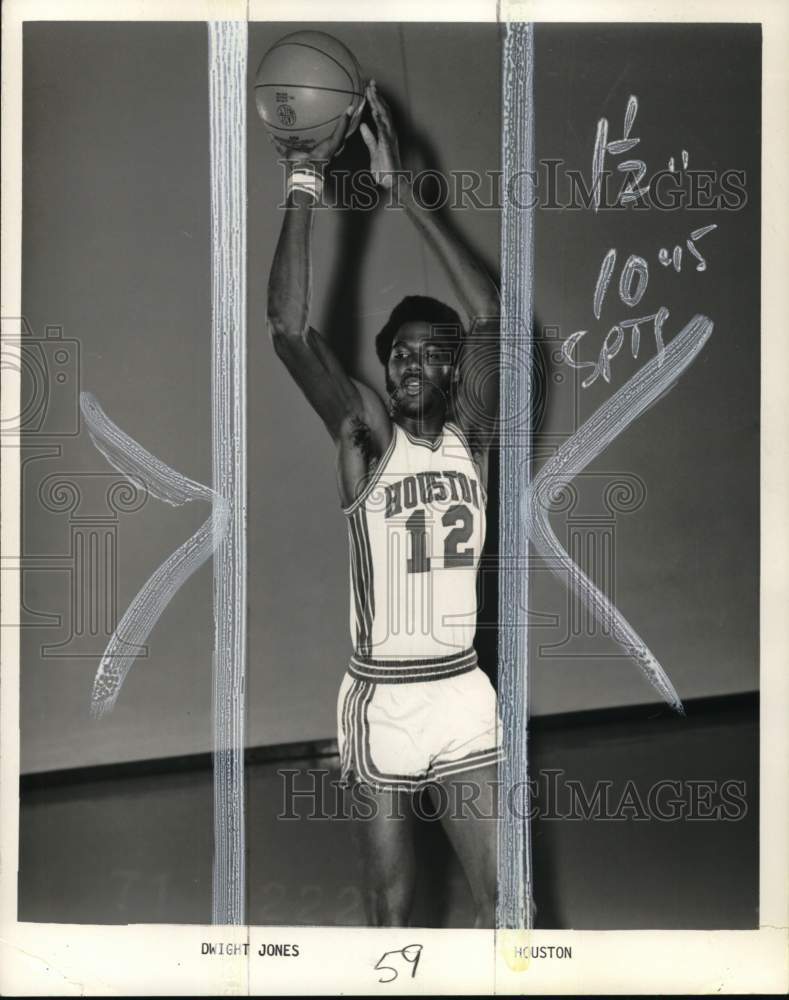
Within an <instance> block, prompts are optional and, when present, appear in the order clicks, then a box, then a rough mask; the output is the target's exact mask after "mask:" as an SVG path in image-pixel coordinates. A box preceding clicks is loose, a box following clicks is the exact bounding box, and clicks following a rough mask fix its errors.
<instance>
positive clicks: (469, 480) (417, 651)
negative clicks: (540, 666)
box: [345, 423, 485, 681]
mask: <svg viewBox="0 0 789 1000" xmlns="http://www.w3.org/2000/svg"><path fill="white" fill-rule="evenodd" d="M345 513H346V515H347V516H348V533H349V542H350V555H351V559H350V562H351V574H350V577H351V587H350V598H351V636H352V638H353V641H354V644H355V653H354V656H353V658H352V660H351V667H350V669H351V671H352V672H353V673H354V674H355V676H357V677H362V678H364V679H367V680H381V681H383V680H392V681H397V680H401V681H404V680H412V679H413V680H418V679H428V678H429V677H432V676H451V675H452V674H455V673H460V672H463V671H465V670H468V669H473V666H474V665H475V664H476V654H475V653H474V648H473V640H474V633H475V631H476V618H477V588H476V580H477V569H478V566H479V560H480V555H481V552H482V546H483V544H484V541H485V492H484V488H483V486H482V484H481V481H480V474H479V469H478V466H477V465H476V463H475V461H474V459H473V457H472V455H471V452H470V450H469V447H468V444H467V442H466V439H465V437H464V435H463V432H462V431H461V430H460V428H458V427H457V426H456V425H455V424H451V423H448V424H445V425H444V429H443V432H442V435H441V437H440V438H439V439H438V441H436V442H435V443H434V444H432V445H431V444H429V443H428V442H426V441H422V440H419V439H417V438H415V437H413V436H412V435H411V434H409V433H408V432H407V431H405V430H404V429H403V428H402V427H400V426H398V425H397V424H394V433H393V435H392V440H391V443H390V445H389V447H388V448H387V450H386V452H385V454H384V455H383V456H382V457H381V460H380V462H379V464H378V467H377V468H376V470H375V472H374V474H373V477H372V479H371V481H370V482H369V483H368V484H367V486H366V488H365V489H364V490H363V492H362V493H361V494H360V496H359V497H358V498H357V499H356V501H355V502H354V503H353V504H351V506H350V507H347V508H346V509H345Z"/></svg>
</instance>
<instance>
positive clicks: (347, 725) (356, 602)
mask: <svg viewBox="0 0 789 1000" xmlns="http://www.w3.org/2000/svg"><path fill="white" fill-rule="evenodd" d="M366 100H367V102H368V104H369V106H370V109H371V111H372V117H373V120H374V123H375V126H376V132H373V130H371V129H370V128H368V126H367V125H365V124H362V125H361V129H360V131H361V134H362V138H363V139H364V142H365V143H366V145H367V147H368V149H369V152H370V161H371V171H372V173H373V175H374V177H375V179H376V182H377V183H378V184H380V185H382V186H384V187H390V186H391V185H392V183H394V178H395V177H396V172H397V171H398V170H400V157H399V151H398V142H397V136H396V134H395V130H394V128H393V125H392V120H391V116H390V113H389V110H388V108H387V106H386V104H385V103H384V101H383V100H382V99H381V97H380V95H379V94H378V92H377V89H376V85H375V82H374V81H371V82H370V84H369V85H368V87H367V90H366ZM357 113H358V112H357ZM351 114H352V109H351V108H349V109H348V111H347V113H346V115H344V116H343V118H342V120H341V121H340V122H339V124H338V126H337V129H336V131H335V133H334V135H333V136H331V137H330V138H329V139H327V140H325V141H324V142H322V143H320V144H319V145H318V146H316V148H315V149H314V150H312V152H311V153H310V154H305V153H294V152H293V151H291V152H289V153H288V152H287V151H286V150H285V149H284V148H283V147H278V148H279V149H280V152H281V153H282V154H283V156H286V157H287V158H288V169H289V194H288V200H287V208H286V210H285V218H284V221H283V225H282V232H281V235H280V238H279V243H278V245H277V249H276V254H275V257H274V262H273V265H272V269H271V276H270V281H269V289H268V319H269V329H270V332H271V337H272V340H273V344H274V348H275V350H276V353H277V355H278V356H279V358H281V360H282V361H283V362H284V364H285V366H286V367H287V369H288V371H289V372H290V374H291V375H292V376H293V378H294V379H295V381H296V382H297V383H298V385H299V386H300V388H301V389H302V391H303V392H304V394H305V396H306V397H307V399H308V400H309V402H310V403H311V405H312V406H313V407H314V409H315V410H316V411H317V413H318V415H319V416H320V417H321V419H322V420H323V422H324V424H325V425H326V428H327V430H328V432H329V434H330V436H331V438H332V441H333V442H334V447H335V449H336V455H337V478H338V485H339V493H340V500H341V503H342V507H343V509H344V511H345V514H346V516H347V519H348V527H349V540H350V559H351V595H350V596H351V630H352V637H353V640H354V643H355V651H354V654H353V656H352V658H351V662H350V665H349V668H348V671H347V673H346V675H345V678H344V680H343V682H342V685H341V688H340V693H339V700H338V742H339V747H340V754H341V763H342V772H343V776H344V777H345V778H346V779H347V780H348V781H358V782H363V783H365V784H367V785H368V786H369V787H368V789H367V790H366V791H368V792H370V793H371V794H372V795H374V796H375V801H376V805H377V812H376V815H375V816H374V817H373V819H371V820H368V821H359V822H358V823H356V824H355V826H356V827H357V828H358V832H359V836H360V837H361V848H362V849H361V855H362V859H363V864H364V867H365V878H366V888H367V897H366V907H367V914H368V920H369V921H370V923H372V924H374V925H379V926H380V925H388V926H405V925H406V924H407V922H408V917H409V911H410V908H411V903H412V898H413V894H414V888H415V875H416V868H415V851H414V824H415V823H416V822H418V820H417V819H416V817H415V816H414V812H413V809H412V808H410V806H411V805H412V798H413V796H414V795H415V794H418V793H420V792H421V791H422V790H423V789H425V788H431V789H432V790H433V794H434V795H435V796H436V797H437V799H438V800H440V802H441V807H442V808H441V812H442V823H443V825H444V827H445V829H446V832H447V834H448V837H449V840H450V842H451V843H452V845H453V847H454V848H455V850H456V851H457V853H458V855H459V857H460V860H461V863H462V865H463V868H464V870H465V872H466V874H467V876H468V879H469V883H470V885H471V889H472V892H473V895H474V901H475V905H476V912H477V916H476V926H479V927H491V926H493V921H494V906H495V891H496V822H495V821H494V819H493V818H492V817H494V816H495V815H496V801H495V793H496V787H495V781H496V776H497V767H496V764H497V761H498V760H499V759H500V749H499V743H498V738H497V728H498V727H497V716H496V698H495V693H494V691H493V688H492V686H491V684H490V682H489V680H488V679H487V677H486V675H485V674H484V673H483V672H482V671H481V670H480V669H479V667H478V666H477V657H476V653H475V651H474V646H473V639H474V633H475V628H476V610H477V602H476V576H477V567H478V563H479V558H480V553H481V551H482V546H483V542H484V538H485V487H486V481H487V474H488V453H489V448H490V445H491V441H492V438H493V434H494V428H495V419H496V408H497V403H498V377H497V367H498V345H497V342H496V339H495V337H491V333H490V330H491V321H494V323H493V325H495V320H496V318H497V317H498V314H499V297H498V292H497V289H496V287H495V285H494V284H493V283H492V281H491V279H490V278H489V277H488V275H487V274H486V273H485V271H484V269H483V268H482V267H481V266H480V264H479V263H478V262H477V261H476V260H475V258H474V257H473V256H472V255H471V254H470V253H469V252H468V251H467V250H466V248H465V247H464V246H462V245H461V243H460V242H459V241H458V240H457V239H456V238H455V237H454V235H453V234H452V233H451V231H450V230H449V228H448V227H447V226H446V224H445V223H444V222H442V220H441V219H440V218H439V217H438V216H437V215H436V214H435V213H433V212H430V211H426V210H424V209H422V208H420V207H419V206H418V205H417V204H416V202H415V200H414V198H413V196H412V193H411V191H410V189H409V187H408V184H407V183H406V182H405V181H404V180H402V179H401V181H400V191H399V194H400V198H401V201H402V203H403V204H404V206H405V210H406V212H407V214H408V217H409V218H410V219H411V221H412V222H413V224H414V225H415V226H416V228H417V230H418V232H419V233H420V234H421V235H422V236H423V237H424V238H425V239H426V240H427V242H428V244H429V246H430V247H431V248H432V250H433V251H434V252H435V254H436V256H437V258H438V260H439V261H440V262H441V264H442V265H443V267H444V268H445V269H446V272H447V274H448V275H449V277H450V279H451V281H452V284H453V287H454V289H455V291H456V293H457V295H458V298H459V300H460V301H461V302H462V303H463V306H464V309H465V317H464V319H465V322H461V319H460V317H459V316H458V314H457V313H456V312H455V310H454V309H451V308H450V307H449V306H447V305H444V304H443V303H441V302H438V301H436V300H435V299H432V298H428V297H422V296H409V297H408V298H406V299H404V300H403V301H402V302H401V303H400V304H399V305H398V306H396V307H395V309H394V310H393V312H392V314H391V316H390V318H389V320H388V322H387V323H386V325H385V326H384V327H383V329H382V330H381V332H380V333H379V335H378V337H377V339H376V350H377V353H378V357H379V359H380V360H381V363H382V364H383V365H384V367H385V371H386V391H387V394H388V395H387V398H386V399H382V398H381V397H380V396H379V395H378V393H376V392H374V391H373V390H372V389H371V388H369V387H368V386H367V385H365V384H363V383H362V382H360V381H358V380H357V379H355V378H351V377H350V376H349V375H348V374H347V373H346V372H345V371H344V370H343V368H342V366H341V365H340V363H339V361H338V359H337V357H336V355H335V354H334V353H333V352H332V350H331V348H330V346H329V345H328V343H327V342H326V341H325V340H324V339H323V337H322V336H321V335H320V334H319V333H318V331H317V330H315V329H313V328H312V327H311V326H310V323H309V312H310V294H311V270H312V263H311V234H312V228H313V223H314V212H313V206H314V204H315V203H316V202H317V201H318V200H319V198H320V193H321V188H322V173H323V168H324V165H325V163H326V162H327V161H328V160H330V159H331V157H332V156H334V155H335V154H336V153H337V151H338V150H339V149H340V148H341V147H342V145H343V142H344V139H345V136H346V134H347V132H348V128H349V125H350V118H349V117H348V116H350V115H351ZM479 320H486V321H487V323H483V324H482V325H480V323H479V322H478V321H479ZM485 331H487V332H485ZM439 792H440V793H441V794H440V795H439V794H438V793H439ZM461 796H464V797H465V801H463V799H462V798H461ZM469 800H473V808H471V807H469V804H468V803H469ZM403 817H405V818H403Z"/></svg>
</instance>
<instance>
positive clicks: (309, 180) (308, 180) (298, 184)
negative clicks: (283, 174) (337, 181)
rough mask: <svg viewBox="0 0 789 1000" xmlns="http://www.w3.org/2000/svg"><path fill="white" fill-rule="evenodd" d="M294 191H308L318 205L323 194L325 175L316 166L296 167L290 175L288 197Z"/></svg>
mask: <svg viewBox="0 0 789 1000" xmlns="http://www.w3.org/2000/svg"><path fill="white" fill-rule="evenodd" d="M292 191H306V192H307V194H309V195H312V199H313V202H314V203H315V204H316V205H317V204H318V203H319V202H320V200H321V196H322V195H323V177H322V176H321V174H320V172H319V171H318V170H316V169H315V168H314V167H307V166H299V167H294V168H293V169H292V170H291V172H290V174H289V175H288V186H287V192H286V193H287V196H288V197H289V196H290V194H291V192H292Z"/></svg>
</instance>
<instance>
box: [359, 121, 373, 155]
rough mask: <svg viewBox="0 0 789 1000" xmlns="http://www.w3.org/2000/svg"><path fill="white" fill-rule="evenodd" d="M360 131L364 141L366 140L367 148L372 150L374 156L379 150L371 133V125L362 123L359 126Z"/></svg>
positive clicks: (371, 153)
mask: <svg viewBox="0 0 789 1000" xmlns="http://www.w3.org/2000/svg"><path fill="white" fill-rule="evenodd" d="M359 131H360V132H361V134H362V139H364V144H365V146H366V147H367V148H368V149H369V150H370V155H371V156H372V155H373V154H374V153H375V150H376V148H377V143H376V141H375V137H374V136H373V133H372V132H371V131H370V127H369V125H366V124H365V123H364V122H362V124H361V125H360V126H359Z"/></svg>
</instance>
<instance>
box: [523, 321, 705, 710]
mask: <svg viewBox="0 0 789 1000" xmlns="http://www.w3.org/2000/svg"><path fill="white" fill-rule="evenodd" d="M712 329H713V324H712V321H711V320H710V319H708V318H707V317H706V316H700V315H697V316H694V317H693V319H692V320H691V321H690V322H689V323H688V325H687V326H686V327H685V328H684V329H683V330H682V332H681V333H679V334H677V336H676V337H674V338H673V340H671V342H670V343H669V344H668V345H667V346H666V347H665V350H664V351H663V352H661V354H660V355H658V356H656V357H654V358H652V360H651V361H649V362H647V364H645V365H644V367H643V368H642V369H641V370H640V371H638V372H636V374H635V375H633V376H632V378H630V379H629V380H628V381H627V382H626V383H625V385H623V386H622V388H621V389H619V390H618V391H617V392H615V393H614V395H613V396H612V397H611V398H610V399H609V400H607V401H606V402H605V403H604V404H603V405H602V406H601V407H600V408H599V409H598V410H596V411H595V413H594V414H592V416H591V417H590V418H589V419H588V420H587V421H586V422H585V423H584V424H582V425H581V427H579V428H578V430H577V431H576V432H575V434H573V436H572V437H571V438H570V439H569V440H568V441H566V442H565V443H564V444H563V445H562V447H561V448H560V449H559V450H558V451H557V453H556V455H554V457H553V458H551V459H549V460H548V461H547V462H546V463H545V465H544V466H543V467H542V469H541V470H540V472H539V473H538V474H537V476H535V478H534V480H533V481H532V482H531V484H530V485H529V486H528V487H527V489H526V490H525V491H524V495H523V501H522V506H523V515H524V517H525V519H526V522H527V524H528V526H529V538H530V539H531V542H532V544H533V545H534V547H535V548H536V549H537V551H538V552H540V553H541V555H543V556H544V558H545V559H546V562H547V564H548V565H549V566H550V567H551V569H552V570H553V572H554V573H555V574H556V575H557V576H559V577H560V578H562V579H564V578H565V575H566V579H567V582H568V584H569V586H571V587H572V588H573V590H575V592H576V593H577V594H578V596H579V597H580V598H581V600H582V601H583V602H584V603H585V604H586V606H587V607H588V608H589V609H590V610H591V611H592V613H593V614H594V615H595V617H596V618H597V620H598V621H599V622H600V623H601V624H603V625H604V626H606V627H607V628H610V630H611V634H612V636H613V637H614V639H616V641H617V642H618V643H619V644H620V645H621V646H622V648H623V649H624V651H625V652H626V653H627V654H628V656H630V657H632V658H633V660H634V661H635V662H636V664H637V665H638V667H639V668H640V669H641V671H642V672H643V674H644V676H645V677H646V679H647V680H648V681H649V683H650V684H651V685H652V686H653V687H654V688H655V690H656V691H658V693H659V694H660V696H661V697H662V698H663V699H664V700H665V701H666V702H668V704H670V705H671V706H672V707H673V708H674V709H675V710H676V711H677V712H679V713H683V708H682V702H681V701H680V699H679V696H678V694H677V692H676V691H675V690H674V687H673V685H672V684H671V681H670V680H669V678H668V676H667V675H666V673H665V671H664V670H663V668H662V667H661V665H660V663H659V662H658V660H657V658H656V657H655V656H654V654H653V653H652V651H651V650H650V649H649V648H648V646H647V645H646V644H645V643H644V642H643V640H642V639H641V638H640V637H639V635H638V634H637V633H636V631H635V629H633V627H632V626H631V625H630V623H629V622H628V621H627V619H626V618H625V617H624V615H623V614H622V613H621V612H620V611H619V610H618V609H617V608H616V607H615V606H614V605H613V603H612V602H611V601H610V600H609V599H608V598H607V597H606V596H605V594H603V593H602V591H601V590H600V589H599V588H598V587H597V586H596V584H595V583H593V582H592V580H590V579H589V577H588V576H587V575H586V574H585V573H584V572H583V570H582V569H581V568H580V567H579V566H577V565H576V564H575V563H574V562H573V560H572V559H571V558H570V557H569V555H568V554H567V552H566V551H565V549H564V548H563V547H562V545H561V543H560V541H559V539H558V538H557V537H556V534H555V533H554V531H553V529H552V528H551V526H550V523H549V522H548V508H549V505H550V500H551V497H553V496H555V495H556V494H557V492H558V491H560V490H561V489H562V488H564V487H566V486H568V485H569V483H570V482H571V481H572V479H573V477H574V476H576V475H578V473H579V472H581V471H582V470H583V469H584V468H585V467H586V466H587V465H588V464H589V463H590V462H591V461H592V460H593V459H594V458H596V457H597V456H598V455H599V454H601V452H603V451H604V450H605V449H606V448H607V447H608V445H609V444H610V443H611V442H612V441H613V440H614V439H615V438H616V437H618V436H619V435H620V434H621V433H622V431H624V430H625V428H627V427H628V426H629V425H630V424H632V423H633V421H634V420H635V419H636V418H637V417H638V416H640V415H641V414H642V413H643V412H644V410H646V409H647V408H648V407H649V406H651V405H652V403H654V402H655V401H656V400H657V399H658V398H659V397H660V396H661V395H662V394H663V393H664V392H666V391H667V390H668V389H670V388H671V387H672V386H673V384H674V383H675V382H676V380H677V379H678V378H679V376H680V375H681V374H682V372H683V371H684V370H685V369H686V368H687V367H688V365H690V364H691V362H692V361H693V360H694V359H695V358H696V357H697V356H698V354H699V352H700V351H701V349H702V347H703V346H704V344H705V343H706V342H707V340H708V338H709V337H710V335H711V334H712Z"/></svg>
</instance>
